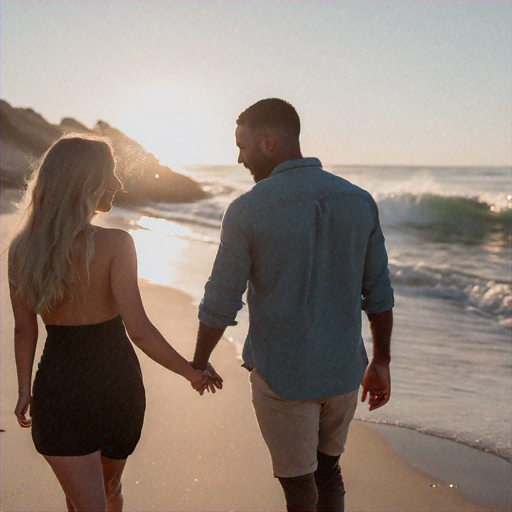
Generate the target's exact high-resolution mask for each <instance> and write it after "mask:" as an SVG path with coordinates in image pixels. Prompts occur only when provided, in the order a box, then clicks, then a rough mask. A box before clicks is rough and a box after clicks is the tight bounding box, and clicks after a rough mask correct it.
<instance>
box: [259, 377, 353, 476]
mask: <svg viewBox="0 0 512 512" xmlns="http://www.w3.org/2000/svg"><path fill="white" fill-rule="evenodd" d="M249 380H250V381H251V388H252V403H253V406H254V411H255V412H256V418H257V420H258V424H259V427H260V430H261V433H262V435H263V439H264V440H265V443H266V444H267V446H268V449H269V451H270V457H271V458H272V466H273V471H274V476H275V477H285V478H287V477H293V476H300V475H307V474H308V473H313V472H314V471H315V470H316V468H317V453H316V452H317V450H318V451H320V452H322V453H325V454H326V455H332V456H336V455H340V454H341V453H343V451H344V449H345V442H346V440H347V435H348V427H349V425H350V422H351V421H352V418H353V417H354V412H355V410H356V405H357V392H358V390H355V391H352V392H350V393H346V394H344V395H338V396H334V397H331V398H321V399H315V400H286V399H284V398H281V397H280V396H279V395H276V393H274V392H273V391H272V390H271V389H270V388H269V387H268V386H267V384H266V383H265V381H264V380H263V378H262V377H261V375H260V374H259V373H258V372H257V371H256V370H253V371H252V372H251V374H250V376H249Z"/></svg>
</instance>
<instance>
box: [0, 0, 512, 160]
mask: <svg viewBox="0 0 512 512" xmlns="http://www.w3.org/2000/svg"><path fill="white" fill-rule="evenodd" d="M0 9H1V10H0V20H1V44H0V51H1V60H0V65H1V70H0V71H1V73H0V79H1V83H0V94H1V97H2V98H3V99H5V100H7V101H8V102H9V103H11V104H12V105H13V106H15V107H31V108H33V109H34V110H36V111H37V112H39V113H40V114H42V115H43V116H44V117H45V118H46V119H47V120H49V121H50V122H52V123H58V122H60V119H61V118H62V117H74V118H75V119H77V120H79V121H81V122H82V123H84V124H85V125H87V126H89V127H92V126H93V125H94V124H95V122H96V121H97V120H98V119H103V120H105V121H107V122H108V123H110V124H111V125H113V126H115V127H117V128H119V129H121V130H122V131H124V132H125V133H126V134H127V135H129V136H131V137H133V138H134V139H136V140H137V141H138V142H140V143H141V144H142V145H143V146H144V147H145V148H146V149H147V150H148V151H151V152H153V153H154V154H155V156H156V157H157V158H159V159H160V161H161V163H163V164H167V165H171V166H172V165H179V164H194V163H197V164H208V163H211V164H222V163H226V164H230V163H235V162H236V158H237V151H236V147H235V143H234V129H235V119H236V118H237V116H238V114H239V113H240V112H241V111H242V110H244V109H245V108H246V107H248V106H249V105H251V104H252V103H254V102H256V101H257V100H259V99H262V98H266V97H273V96H274V97H281V98H283V99H286V100H288V101H290V102H291V103H292V104H293V105H294V106H295V107H296V108H297V111H298V112H299V115H300V116H301V121H302V147H303V154H304V155H305V156H318V157H319V158H320V159H321V160H322V161H323V162H324V163H325V164H390V165H393V164H406V165H484V166H485V165H510V161H511V90H512V84H511V72H512V71H511V70H512V63H511V37H512V36H511V19H512V18H511V16H512V13H511V3H510V2H509V1H500V0H490V1H489V0H485V1H484V0H465V1H462V0H450V1H438V0H416V1H414V0H396V1H388V0H380V1H369V0H356V1H343V0H338V1H337V0H331V1H319V0H249V1H243V0H230V1H221V0H214V1H212V0H204V1H199V0H189V1H177V0H174V1H157V0H145V1H128V0H124V1H114V0H109V1H106V0H103V1H94V0H93V1H91V0H87V1H82V0H79V1H77V0H72V1H66V0H58V1H45V0H38V1H23V0H2V1H1V3H0Z"/></svg>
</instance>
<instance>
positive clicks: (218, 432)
mask: <svg viewBox="0 0 512 512" xmlns="http://www.w3.org/2000/svg"><path fill="white" fill-rule="evenodd" d="M2 212H5V213H2V215H1V218H0V220H1V230H2V242H3V243H2V249H5V242H4V241H5V237H6V235H7V234H8V232H9V231H10V229H11V227H12V225H13V223H14V222H15V221H16V218H17V217H16V215H15V214H13V213H11V212H9V208H7V207H6V206H5V203H4V205H2ZM141 291H142V295H143V299H144V303H145V306H146V310H147V312H148V314H149V317H150V318H151V319H152V321H153V322H154V323H155V325H156V326H157V327H158V328H159V329H160V331H161V332H162V334H163V335H164V336H165V337H166V338H167V340H168V341H169V342H170V343H171V344H172V345H173V346H174V347H175V348H176V349H177V350H179V351H180V352H181V353H182V354H183V355H184V356H185V357H188V358H191V356H192V354H193V350H194V344H195V333H196V329H197V311H196V307H195V306H194V305H193V304H192V299H191V297H189V296H188V295H186V294H184V293H182V292H180V291H177V290H174V289H171V288H168V287H164V286H157V285H154V284H150V283H147V282H141ZM0 306H1V363H0V364H1V366H0V369H1V402H0V422H1V424H0V428H1V429H2V432H1V437H0V440H1V507H0V508H1V510H2V511H5V512H10V511H13V512H14V511H23V512H28V511H57V510H64V509H65V506H64V498H63V493H62V491H61V489H60V486H59V485H58V483H57V480H56V479H55V477H54V476H53V474H52V472H51V470H50V467H49V466H48V465H47V463H46V462H45V461H44V459H43V458H42V457H41V456H40V455H39V454H37V452H36V451H35V448H34V446H33V444H32V440H31V438H30V432H29V430H25V429H22V428H20V427H19V426H18V424H17V422H16V420H15V417H14V415H13V410H14V406H15V401H16V398H17V393H16V390H17V383H16V371H15V366H14V357H13V343H12V332H13V320H12V314H11V307H10V303H9V294H8V286H7V279H6V255H5V254H3V255H2V259H1V302H0ZM44 335H45V332H44V326H43V325H42V324H41V330H40V339H39V346H38V352H37V355H36V360H38V357H39V355H40V352H41V349H42V344H43V342H44ZM139 358H140V361H141V366H142V370H143V375H144V382H145V386H146V393H147V401H148V403H147V413H146V420H145V425H144V430H143V434H142V439H141V442H140V444H139V446H138V447H137V450H136V451H135V453H134V454H133V456H131V457H130V459H129V461H128V464H127V468H126V471H125V474H124V483H123V485H124V496H125V510H127V511H146V510H148V511H149V510H155V511H188V510H194V511H228V510H233V511H256V510H258V511H282V510H285V502H284V498H283V496H282V492H281V488H280V486H279V484H278V482H277V480H275V479H274V478H273V477H272V474H271V465H270V458H269V456H268V453H267V450H266V447H265V445H264V442H263V440H262V438H261V435H260V433H259V431H258V427H257V424H256V420H255V417H254V413H253V411H252V406H251V401H250V388H249V382H248V378H247V377H248V374H247V372H246V370H244V369H243V368H241V367H240V362H239V361H238V360H237V358H236V356H235V349H234V347H233V346H232V344H230V343H229V342H228V341H227V340H224V339H223V340H221V342H220V343H219V346H218V348H217V349H216V351H215V352H214V354H213V357H212V363H213V365H214V366H215V367H216V369H217V371H218V372H219V373H220V374H221V375H222V377H223V378H224V383H225V387H224V389H223V390H222V391H221V392H218V393H216V394H215V395H212V394H206V395H205V396H202V397H201V396H199V395H198V394H196V393H195V392H194V391H193V390H192V389H191V387H190V385H189V384H188V382H187V381H185V380H184V379H182V378H181V377H178V376H177V375H174V374H171V373H169V372H168V371H167V370H165V369H164V368H162V367H160V366H158V365H157V364H156V363H154V362H153V361H151V360H149V359H148V358H147V357H146V356H145V355H144V354H141V353H140V352H139ZM398 430H403V429H398ZM398 437H400V436H398ZM437 441H439V442H440V441H441V440H437ZM435 442H436V440H434V441H432V443H433V444H432V445H429V447H427V448H425V450H429V452H430V455H432V452H433V451H434V452H435V446H436V445H435ZM399 444H400V443H399ZM453 444H454V445H456V443H453ZM401 445H402V447H403V443H402V444H401ZM432 446H434V448H432ZM437 446H438V447H439V446H440V445H437ZM416 448H417V446H416ZM449 450H450V448H449V447H448V448H447V447H446V446H445V445H442V446H441V452H443V453H444V454H445V455H446V453H447V451H448V452H449ZM475 451H476V450H475ZM441 452H440V453H441ZM452 453H453V456H454V457H455V456H456V455H457V452H456V451H453V452H452ZM426 455H427V453H426V452H425V456H426ZM420 458H421V454H420ZM440 465H443V462H442V460H440ZM342 469H343V475H344V480H345V484H346V488H347V495H346V509H347V510H348V511H409V512H411V511H457V512H461V511H487V510H505V509H504V508H496V507H492V506H490V505H489V501H487V502H486V500H485V497H483V498H482V501H483V503H476V502H475V501H471V500H469V499H467V498H466V497H465V496H464V488H463V487H464V486H462V485H461V484H460V483H459V482H458V481H457V480H456V478H457V475H456V474H453V477H454V478H453V479H451V478H449V476H450V475H448V476H447V477H446V478H444V479H442V478H439V477H437V476H432V474H428V473H427V472H424V471H422V470H420V469H418V468H415V467H413V466H412V465H410V464H408V463H407V462H406V461H405V460H404V458H402V457H399V456H398V452H397V449H396V448H395V447H394V446H393V444H392V443H390V442H388V441H387V440H386V437H385V436H384V435H383V434H382V433H380V432H379V431H378V430H377V429H375V428H374V427H372V426H371V425H368V424H364V423H362V422H354V423H353V424H352V426H351V430H350V432H349V438H348V444H347V450H346V453H345V454H344V455H343V456H342ZM485 471H486V468H485V467H481V466H480V470H479V472H477V471H475V472H474V473H473V478H474V481H473V482H474V485H475V486H476V485H478V483H479V482H481V481H482V479H485ZM450 484H455V485H458V487H456V486H450ZM466 485H471V482H470V484H466Z"/></svg>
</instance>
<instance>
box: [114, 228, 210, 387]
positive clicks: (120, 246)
mask: <svg viewBox="0 0 512 512" xmlns="http://www.w3.org/2000/svg"><path fill="white" fill-rule="evenodd" d="M112 236H114V237H115V242H114V255H113V258H112V263H111V267H110V281H111V287H112V293H113V295H114V298H115V301H116V303H117V306H118V308H119V312H120V313H121V317H122V318H123V321H124V324H125V325H126V329H127V331H128V335H129V336H130V338H131V340H132V341H133V343H134V344H135V345H137V347H139V348H140V349H141V350H142V351H143V352H144V353H146V354H147V355H148V356H149V357H150V358H151V359H153V360H154V361H156V362H157V363H159V364H161V365H162V366H164V367H165V368H167V369H169V370H171V371H173V372H175V373H177V374H179V375H182V376H183V377H185V378H186V379H187V380H189V381H190V382H191V383H192V385H193V386H194V388H196V389H199V388H201V387H202V386H203V384H204V383H205V382H206V376H205V375H204V374H203V372H202V371H200V370H196V369H194V368H192V366H191V365H190V364H189V363H188V361H187V360H186V359H185V358H183V357H182V356H181V355H180V354H179V353H178V352H177V351H176V350H175V349H174V348H173V347H172V346H171V345H169V343H167V341H166V340H165V338H164V337H163V336H162V335H161V334H160V332H159V331H158V329H157V328H156V327H155V326H154V325H153V324H152V323H151V321H150V320H149V318H148V317H147V315H146V311H145V310H144V305H143V303H142V298H141V296H140V291H139V285H138V281H137V254H136V251H135V245H134V243H133V239H132V237H131V236H130V235H129V234H128V233H126V232H125V231H121V230H116V231H113V233H112Z"/></svg>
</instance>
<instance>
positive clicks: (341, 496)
mask: <svg viewBox="0 0 512 512" xmlns="http://www.w3.org/2000/svg"><path fill="white" fill-rule="evenodd" d="M356 405H357V390H356V391H353V392H351V393H346V394H344V395H338V396H335V397H332V398H328V399H327V400H325V402H324V404H323V405H322V409H321V411H320V431H319V440H318V454H317V457H318V467H317V470H316V471H315V480H316V485H317V490H318V502H317V510H318V511H321V512H327V511H328V512H343V511H344V510H345V487H344V485H343V478H342V476H341V469H340V465H339V459H340V455H341V454H342V453H343V452H344V450H345V443H346V441H347V435H348V428H349V426H350V422H351V421H352V418H353V417H354V413H355V410H356Z"/></svg>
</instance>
